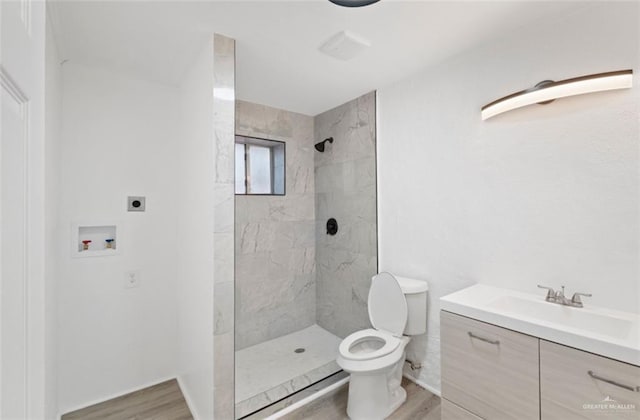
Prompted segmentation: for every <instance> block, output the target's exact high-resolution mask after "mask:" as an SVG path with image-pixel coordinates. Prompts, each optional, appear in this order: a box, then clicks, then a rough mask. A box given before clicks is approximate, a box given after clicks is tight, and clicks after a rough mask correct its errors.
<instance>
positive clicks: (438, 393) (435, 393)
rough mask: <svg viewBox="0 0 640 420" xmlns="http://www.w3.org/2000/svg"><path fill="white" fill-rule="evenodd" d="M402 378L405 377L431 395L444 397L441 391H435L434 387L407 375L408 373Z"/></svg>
mask: <svg viewBox="0 0 640 420" xmlns="http://www.w3.org/2000/svg"><path fill="white" fill-rule="evenodd" d="M402 376H404V377H405V378H407V379H408V380H410V381H411V382H413V383H414V384H416V385H418V386H420V387H422V388H424V389H426V390H427V391H429V392H430V393H432V394H434V395H437V396H438V397H442V393H441V392H440V390H439V389H435V388H434V387H432V386H431V385H428V384H426V383H425V382H423V381H421V380H420V379H416V378H414V377H413V376H410V375H407V374H406V373H405V374H403V375H402Z"/></svg>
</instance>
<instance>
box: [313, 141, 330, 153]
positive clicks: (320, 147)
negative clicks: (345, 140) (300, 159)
mask: <svg viewBox="0 0 640 420" xmlns="http://www.w3.org/2000/svg"><path fill="white" fill-rule="evenodd" d="M326 142H329V143H333V137H329V138H328V139H324V140H322V141H321V142H320V143H316V145H315V148H316V150H317V151H318V152H320V153H322V152H324V144H325V143H326Z"/></svg>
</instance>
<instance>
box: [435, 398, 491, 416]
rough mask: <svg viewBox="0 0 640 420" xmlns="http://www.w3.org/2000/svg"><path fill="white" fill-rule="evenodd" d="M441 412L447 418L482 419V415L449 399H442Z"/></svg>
mask: <svg viewBox="0 0 640 420" xmlns="http://www.w3.org/2000/svg"><path fill="white" fill-rule="evenodd" d="M440 410H441V411H440V412H441V417H442V419H447V420H482V419H481V418H480V417H478V416H476V415H475V414H473V413H470V412H468V411H467V410H465V409H464V408H462V407H459V406H457V405H455V404H454V403H452V402H451V401H449V400H445V399H444V398H443V399H442V402H441V404H440Z"/></svg>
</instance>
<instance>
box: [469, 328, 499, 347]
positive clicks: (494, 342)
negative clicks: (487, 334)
mask: <svg viewBox="0 0 640 420" xmlns="http://www.w3.org/2000/svg"><path fill="white" fill-rule="evenodd" d="M468 334H469V337H471V338H475V339H476V340H480V341H484V342H485V343H489V344H495V345H496V346H499V345H500V341H498V340H489V339H488V338H484V337H480V336H479V335H475V334H474V333H472V332H471V331H468Z"/></svg>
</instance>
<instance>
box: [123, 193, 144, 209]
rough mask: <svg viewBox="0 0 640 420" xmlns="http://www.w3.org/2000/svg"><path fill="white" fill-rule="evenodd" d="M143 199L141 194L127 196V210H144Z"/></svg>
mask: <svg viewBox="0 0 640 420" xmlns="http://www.w3.org/2000/svg"><path fill="white" fill-rule="evenodd" d="M144 207H145V199H144V197H141V196H136V197H127V211H144Z"/></svg>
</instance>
